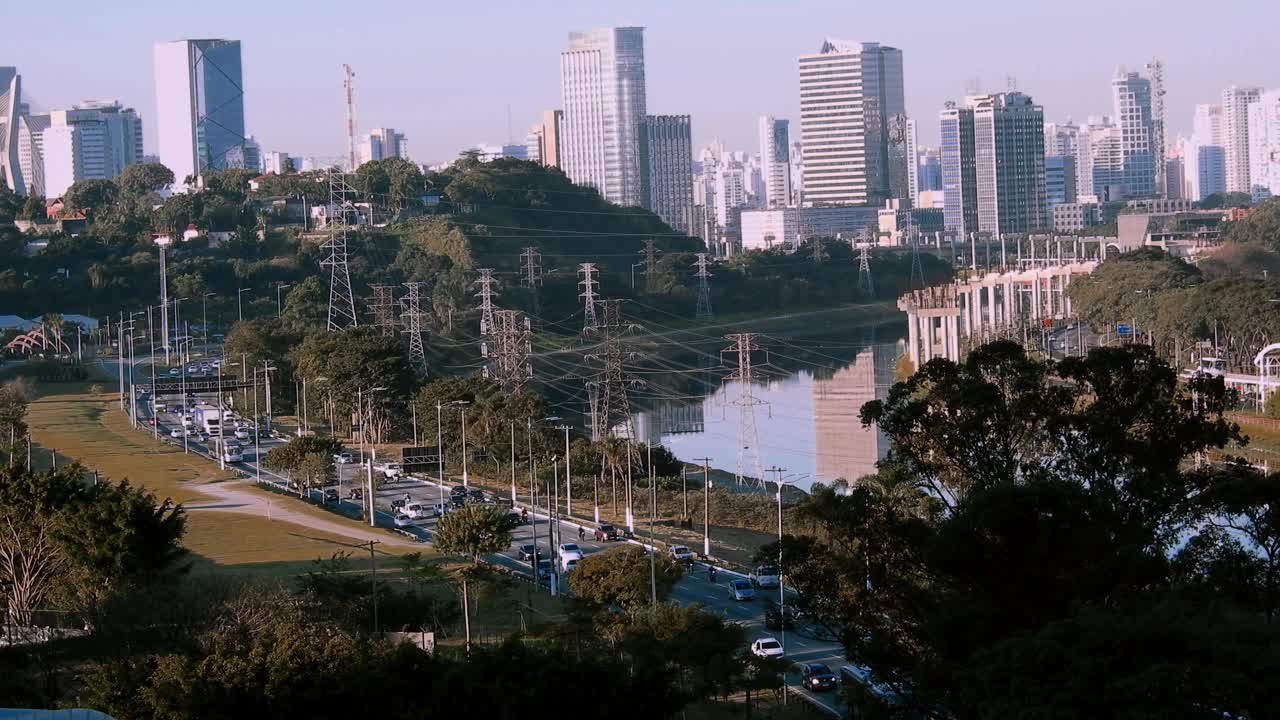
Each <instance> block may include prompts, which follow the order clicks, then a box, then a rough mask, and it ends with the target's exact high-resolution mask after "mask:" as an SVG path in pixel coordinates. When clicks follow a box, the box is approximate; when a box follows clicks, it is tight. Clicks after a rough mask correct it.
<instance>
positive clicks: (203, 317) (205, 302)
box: [200, 293, 218, 345]
mask: <svg viewBox="0 0 1280 720" xmlns="http://www.w3.org/2000/svg"><path fill="white" fill-rule="evenodd" d="M217 294H218V293H205V294H204V295H202V296H201V297H200V322H201V323H203V325H202V327H203V328H204V332H202V333H201V335H203V336H204V344H205V345H208V344H209V298H211V297H213V296H214V295H217Z"/></svg>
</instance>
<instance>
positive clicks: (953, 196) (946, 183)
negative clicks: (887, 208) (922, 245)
mask: <svg viewBox="0 0 1280 720" xmlns="http://www.w3.org/2000/svg"><path fill="white" fill-rule="evenodd" d="M939 117H940V120H941V122H942V147H941V149H940V152H941V155H942V194H943V203H944V204H943V209H942V216H943V227H945V228H946V230H947V232H950V233H954V234H955V236H956V238H958V239H961V240H963V239H965V238H967V237H969V234H970V233H975V232H977V231H978V178H977V176H976V174H975V169H976V166H975V164H974V163H975V160H976V158H975V156H974V147H973V108H972V107H968V106H963V107H962V106H960V105H958V104H956V103H954V102H948V103H947V106H946V108H945V109H944V110H943V111H942V113H941V115H940V116H939Z"/></svg>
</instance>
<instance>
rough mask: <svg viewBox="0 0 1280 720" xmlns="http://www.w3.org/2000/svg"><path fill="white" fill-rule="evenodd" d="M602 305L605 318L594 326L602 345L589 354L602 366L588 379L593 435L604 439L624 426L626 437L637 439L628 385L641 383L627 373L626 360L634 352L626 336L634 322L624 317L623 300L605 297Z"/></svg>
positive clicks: (588, 356)
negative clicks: (631, 350)
mask: <svg viewBox="0 0 1280 720" xmlns="http://www.w3.org/2000/svg"><path fill="white" fill-rule="evenodd" d="M600 308H601V311H602V314H603V315H604V319H603V322H601V323H600V324H598V325H597V326H596V327H595V328H594V330H595V332H597V333H599V334H600V343H601V349H600V352H598V353H593V354H588V355H587V356H586V357H587V360H588V362H595V363H597V364H598V365H599V367H600V370H599V371H598V372H596V373H595V374H593V375H591V376H589V377H588V379H587V389H588V393H589V395H590V398H591V439H592V440H601V439H603V438H604V437H606V436H607V435H609V434H611V433H614V432H615V429H616V428H618V427H624V428H625V433H626V437H628V438H630V439H632V440H634V439H635V424H634V422H633V419H632V417H631V399H630V397H629V396H628V395H627V389H628V388H630V387H636V386H638V385H640V384H641V383H640V381H639V380H636V379H634V378H630V377H628V376H627V373H626V370H625V368H624V363H625V362H626V361H627V360H628V359H630V358H631V357H633V356H634V353H631V352H629V351H628V350H627V349H626V348H625V347H624V346H623V338H624V336H625V335H626V334H627V333H628V332H630V331H631V330H632V329H634V327H635V326H634V325H630V324H627V323H624V322H623V320H622V301H621V300H603V301H601V302H600Z"/></svg>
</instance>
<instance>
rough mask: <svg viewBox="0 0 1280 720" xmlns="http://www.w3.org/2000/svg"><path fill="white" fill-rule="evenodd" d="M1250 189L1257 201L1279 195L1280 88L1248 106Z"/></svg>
mask: <svg viewBox="0 0 1280 720" xmlns="http://www.w3.org/2000/svg"><path fill="white" fill-rule="evenodd" d="M1249 192H1250V193H1251V194H1252V195H1253V197H1254V198H1255V199H1259V200H1260V199H1263V198H1269V197H1275V196H1277V195H1280V90H1270V91H1268V92H1265V93H1262V95H1260V96H1259V97H1258V102H1256V103H1253V104H1252V105H1250V106H1249Z"/></svg>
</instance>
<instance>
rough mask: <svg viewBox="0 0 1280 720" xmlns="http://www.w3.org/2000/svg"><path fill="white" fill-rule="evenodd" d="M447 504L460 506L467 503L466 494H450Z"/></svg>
mask: <svg viewBox="0 0 1280 720" xmlns="http://www.w3.org/2000/svg"><path fill="white" fill-rule="evenodd" d="M449 504H450V505H453V506H454V507H456V508H460V507H462V506H464V505H466V504H467V496H466V495H450V496H449Z"/></svg>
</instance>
